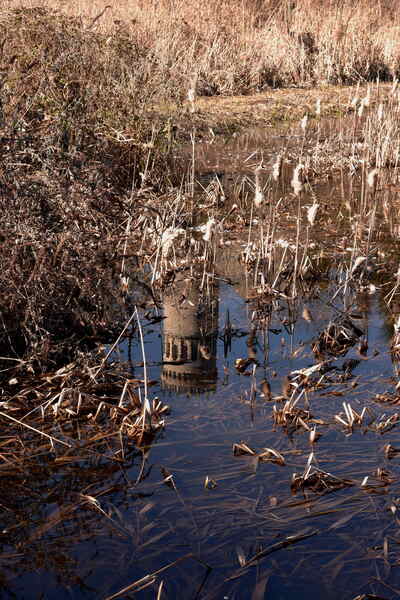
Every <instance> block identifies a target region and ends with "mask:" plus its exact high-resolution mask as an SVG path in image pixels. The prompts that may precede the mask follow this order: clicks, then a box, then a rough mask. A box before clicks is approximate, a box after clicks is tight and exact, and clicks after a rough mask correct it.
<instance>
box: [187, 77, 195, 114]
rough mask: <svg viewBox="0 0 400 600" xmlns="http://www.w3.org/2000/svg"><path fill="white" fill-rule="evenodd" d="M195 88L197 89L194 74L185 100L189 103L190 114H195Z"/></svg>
mask: <svg viewBox="0 0 400 600" xmlns="http://www.w3.org/2000/svg"><path fill="white" fill-rule="evenodd" d="M196 87H197V73H194V75H193V77H192V80H191V82H190V87H189V89H188V93H187V98H188V100H189V102H190V110H191V112H192V113H193V112H195V109H196V108H195V103H196Z"/></svg>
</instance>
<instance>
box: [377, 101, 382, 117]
mask: <svg viewBox="0 0 400 600" xmlns="http://www.w3.org/2000/svg"><path fill="white" fill-rule="evenodd" d="M377 117H378V121H382V119H383V104H382V102H381V103H380V104H379V106H378V112H377Z"/></svg>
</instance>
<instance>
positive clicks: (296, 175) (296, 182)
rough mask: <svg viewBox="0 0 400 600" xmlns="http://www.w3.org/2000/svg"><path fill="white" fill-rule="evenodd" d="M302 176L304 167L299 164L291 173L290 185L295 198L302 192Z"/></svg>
mask: <svg viewBox="0 0 400 600" xmlns="http://www.w3.org/2000/svg"><path fill="white" fill-rule="evenodd" d="M303 174H304V165H303V164H302V163H299V164H298V165H297V166H296V168H295V170H294V171H293V177H292V181H291V185H292V188H293V191H294V193H295V195H296V196H298V195H299V194H300V193H301V192H302V190H303Z"/></svg>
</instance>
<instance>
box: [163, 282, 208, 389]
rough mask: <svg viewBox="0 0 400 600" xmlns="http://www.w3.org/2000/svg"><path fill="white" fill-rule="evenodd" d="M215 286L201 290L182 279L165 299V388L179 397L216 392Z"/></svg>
mask: <svg viewBox="0 0 400 600" xmlns="http://www.w3.org/2000/svg"><path fill="white" fill-rule="evenodd" d="M218 292H219V290H218V283H217V282H215V280H214V281H213V282H212V283H209V284H208V285H207V286H206V288H203V289H202V285H201V283H200V282H199V280H188V279H185V278H184V277H181V278H180V279H179V280H178V281H177V282H176V283H175V284H174V286H173V288H172V289H171V291H170V292H168V293H167V294H166V295H165V297H164V314H165V319H164V322H163V368H162V373H161V382H162V385H163V387H164V388H166V389H171V390H174V391H175V392H182V393H196V392H201V391H207V390H215V389H216V383H217V337H218V305H219V302H218Z"/></svg>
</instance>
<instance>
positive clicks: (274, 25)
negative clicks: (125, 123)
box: [4, 0, 400, 100]
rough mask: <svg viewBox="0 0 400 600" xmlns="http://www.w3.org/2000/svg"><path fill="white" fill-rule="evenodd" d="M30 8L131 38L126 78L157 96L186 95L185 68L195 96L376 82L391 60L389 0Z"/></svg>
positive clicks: (395, 46)
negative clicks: (143, 79)
mask: <svg viewBox="0 0 400 600" xmlns="http://www.w3.org/2000/svg"><path fill="white" fill-rule="evenodd" d="M33 4H34V6H37V5H38V3H37V2H35V3H33ZM39 4H40V6H45V7H50V8H52V9H56V10H60V11H61V12H63V13H64V14H67V15H69V16H79V17H80V18H82V23H83V24H84V26H85V30H86V31H90V32H92V33H93V32H104V33H105V34H106V35H107V34H108V35H109V36H110V37H111V39H112V40H114V39H118V38H119V37H120V36H121V34H122V35H123V36H128V37H129V38H130V39H131V40H135V41H136V42H138V44H139V46H140V48H141V49H142V50H143V51H144V53H145V54H146V58H147V61H146V64H143V65H141V67H139V69H137V67H136V68H135V69H134V68H133V64H132V62H130V61H129V60H128V57H127V61H126V64H127V67H128V69H129V70H130V74H131V76H133V75H134V73H135V72H136V73H137V72H138V71H139V72H142V73H145V74H146V76H149V75H150V78H151V79H152V80H153V83H154V84H157V85H156V87H158V89H157V90H156V93H157V95H161V96H163V97H164V98H165V97H171V96H173V97H175V98H176V99H180V100H182V99H184V98H185V99H186V94H187V90H188V89H189V87H190V82H191V81H192V80H193V73H196V75H197V77H198V79H197V94H199V95H214V94H233V93H236V94H237V93H243V92H246V93H247V92H250V91H254V90H260V89H263V88H264V87H265V86H270V85H273V86H279V85H291V84H300V83H310V84H316V83H346V82H347V83H349V82H354V81H361V80H365V79H371V78H375V77H376V76H377V75H379V76H380V77H381V78H386V77H388V76H389V75H390V76H391V75H394V74H396V73H397V71H398V68H399V64H400V63H399V57H400V45H399V43H398V41H397V37H398V36H397V32H398V28H399V26H400V20H399V17H398V11H397V10H396V8H397V3H396V2H395V1H394V0H391V1H388V2H384V1H383V0H381V1H380V2H374V3H373V2H371V1H370V0H358V1H357V2H350V1H349V0H344V1H340V2H339V1H331V2H329V5H328V6H327V3H326V2H312V1H310V0H298V1H297V2H288V1H285V2H278V1H277V0H258V1H257V0H247V1H245V2H242V1H240V2H239V1H234V2H222V3H221V2H206V3H203V4H201V5H200V6H199V5H198V3H196V2H183V1H182V0H178V1H176V2H171V1H169V0H163V1H162V2H139V1H138V2H119V3H118V6H112V7H110V6H109V5H108V4H107V2H106V1H105V0H104V1H97V2H90V3H88V2H80V3H74V4H73V6H71V5H70V3H66V2H64V1H62V0H58V1H57V0H50V1H42V2H40V3H39ZM20 5H24V6H27V5H28V6H29V2H20V1H19V0H6V2H5V5H4V6H5V9H6V10H10V9H12V8H15V7H17V6H20ZM111 43H112V42H111ZM102 52H106V48H102ZM145 87H146V86H145ZM141 91H142V92H143V91H145V88H143V86H142V87H141Z"/></svg>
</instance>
